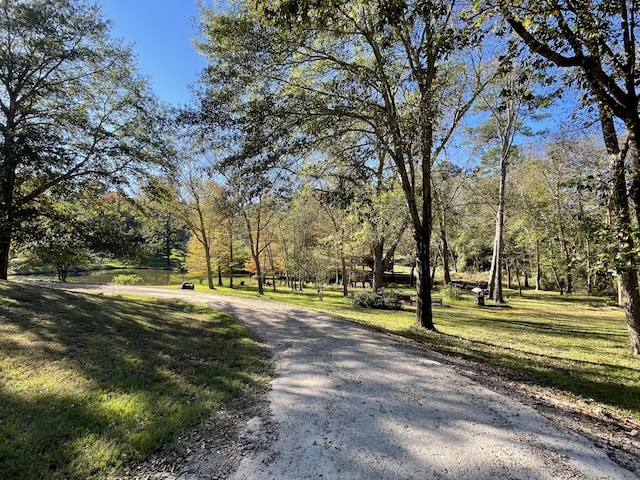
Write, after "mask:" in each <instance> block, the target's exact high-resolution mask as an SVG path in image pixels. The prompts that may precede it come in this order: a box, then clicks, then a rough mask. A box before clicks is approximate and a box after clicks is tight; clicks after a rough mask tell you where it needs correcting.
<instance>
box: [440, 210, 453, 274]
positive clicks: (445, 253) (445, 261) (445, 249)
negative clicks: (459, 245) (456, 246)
mask: <svg viewBox="0 0 640 480" xmlns="http://www.w3.org/2000/svg"><path fill="white" fill-rule="evenodd" d="M440 242H441V243H442V270H443V271H444V284H445V285H449V284H450V283H451V270H450V268H449V242H448V241H447V232H446V230H445V228H444V220H442V218H440Z"/></svg>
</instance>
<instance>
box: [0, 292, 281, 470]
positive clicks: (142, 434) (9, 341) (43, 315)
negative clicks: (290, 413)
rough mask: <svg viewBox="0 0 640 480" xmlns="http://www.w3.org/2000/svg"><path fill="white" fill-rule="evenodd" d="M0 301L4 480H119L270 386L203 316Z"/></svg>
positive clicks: (65, 298) (95, 299)
mask: <svg viewBox="0 0 640 480" xmlns="http://www.w3.org/2000/svg"><path fill="white" fill-rule="evenodd" d="M0 298H1V299H2V301H0V332H2V336H1V338H0V419H1V421H0V472H1V475H0V477H2V478H11V479H31V478H47V479H49V478H52V479H55V478H80V479H84V478H109V477H110V476H112V475H113V473H114V471H115V470H116V469H117V468H118V467H120V466H121V465H123V463H124V462H128V461H133V460H136V459H140V458H142V457H144V456H145V455H146V454H147V453H149V452H150V451H151V450H153V449H155V448H157V447H158V446H159V445H161V444H162V443H164V442H168V441H171V440H172V439H173V438H175V437H176V436H177V434H178V433H179V432H180V431H182V430H184V429H185V428H186V427H187V426H189V425H193V424H195V423H197V422H198V421H199V420H200V419H201V418H203V417H204V416H206V415H209V414H211V413H212V412H214V411H215V410H216V409H218V408H219V407H220V406H221V405H222V404H224V403H225V402H228V401H230V400H231V399H233V398H235V397H237V396H239V395H240V394H241V389H242V388H243V386H244V385H247V384H251V383H255V382H258V383H262V382H265V381H266V377H267V375H268V371H269V360H268V354H267V352H266V351H265V349H264V348H263V347H262V346H260V345H259V344H257V343H256V342H254V341H253V340H251V338H250V337H249V335H248V333H247V331H246V330H245V329H244V328H243V327H242V326H241V325H239V324H238V323H237V321H236V320H235V319H233V318H232V317H230V316H229V315H226V314H224V313H221V312H215V311H212V310H210V309H207V308H205V307H194V306H192V305H189V304H184V303H179V302H169V301H153V300H142V299H139V298H138V299H124V298H110V297H103V296H97V295H84V294H76V293H68V292H62V291H51V290H45V289H38V288H34V287H30V286H27V285H19V284H11V283H6V282H2V283H0Z"/></svg>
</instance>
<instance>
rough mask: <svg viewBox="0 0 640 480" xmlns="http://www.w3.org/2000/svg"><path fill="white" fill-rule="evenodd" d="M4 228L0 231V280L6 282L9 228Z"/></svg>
mask: <svg viewBox="0 0 640 480" xmlns="http://www.w3.org/2000/svg"><path fill="white" fill-rule="evenodd" d="M0 213H2V212H0ZM3 223H4V224H5V225H6V223H8V222H3ZM3 227H4V225H3ZM5 228H6V227H5ZM5 228H3V229H2V231H0V280H6V279H7V276H8V274H9V252H10V250H11V227H8V228H6V229H5Z"/></svg>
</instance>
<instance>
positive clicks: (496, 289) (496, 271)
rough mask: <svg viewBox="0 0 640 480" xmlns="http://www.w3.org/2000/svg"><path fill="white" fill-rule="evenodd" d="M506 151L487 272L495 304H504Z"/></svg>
mask: <svg viewBox="0 0 640 480" xmlns="http://www.w3.org/2000/svg"><path fill="white" fill-rule="evenodd" d="M508 154H509V153H508V151H505V152H502V153H501V156H500V157H501V158H500V190H499V197H498V212H497V213H496V233H495V237H494V241H493V257H492V259H491V270H490V271H489V296H490V297H492V298H493V300H494V301H495V302H496V303H504V298H503V297H502V261H503V260H502V256H503V252H504V243H503V239H504V205H505V189H506V185H507V156H508Z"/></svg>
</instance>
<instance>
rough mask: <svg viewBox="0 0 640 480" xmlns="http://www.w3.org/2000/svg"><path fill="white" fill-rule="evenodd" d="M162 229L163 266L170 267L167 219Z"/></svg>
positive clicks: (169, 241)
mask: <svg viewBox="0 0 640 480" xmlns="http://www.w3.org/2000/svg"><path fill="white" fill-rule="evenodd" d="M164 229H165V230H164V255H165V259H166V260H165V266H166V267H167V268H171V226H170V225H169V220H167V221H166V223H165V226H164Z"/></svg>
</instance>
